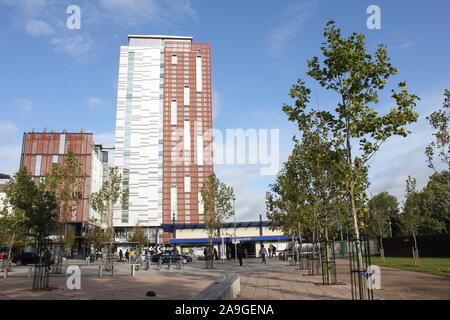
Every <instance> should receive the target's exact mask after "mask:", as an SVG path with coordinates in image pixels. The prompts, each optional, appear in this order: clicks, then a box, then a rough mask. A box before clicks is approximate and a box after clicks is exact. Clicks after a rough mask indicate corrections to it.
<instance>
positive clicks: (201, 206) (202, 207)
mask: <svg viewBox="0 0 450 320" xmlns="http://www.w3.org/2000/svg"><path fill="white" fill-rule="evenodd" d="M204 212H205V205H204V204H203V198H202V192H201V191H200V192H199V193H198V213H199V214H203V213H204Z"/></svg>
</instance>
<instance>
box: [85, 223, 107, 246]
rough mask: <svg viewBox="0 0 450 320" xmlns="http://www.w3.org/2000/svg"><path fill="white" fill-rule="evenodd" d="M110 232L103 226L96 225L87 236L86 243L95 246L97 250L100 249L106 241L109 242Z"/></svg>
mask: <svg viewBox="0 0 450 320" xmlns="http://www.w3.org/2000/svg"><path fill="white" fill-rule="evenodd" d="M109 235H110V232H107V231H105V230H103V229H102V228H100V227H98V226H95V227H94V228H93V229H92V230H90V232H89V233H88V234H87V235H86V236H85V238H84V241H85V242H86V245H87V246H88V247H89V248H91V247H93V248H95V249H96V250H100V248H101V247H102V245H103V244H104V243H106V242H109V241H110V240H111V239H110V237H109Z"/></svg>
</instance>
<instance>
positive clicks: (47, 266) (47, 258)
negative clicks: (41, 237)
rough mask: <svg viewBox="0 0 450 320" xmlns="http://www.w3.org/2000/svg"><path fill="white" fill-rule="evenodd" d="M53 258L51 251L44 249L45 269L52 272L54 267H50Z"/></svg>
mask: <svg viewBox="0 0 450 320" xmlns="http://www.w3.org/2000/svg"><path fill="white" fill-rule="evenodd" d="M51 259H52V255H51V253H50V251H49V250H48V249H47V248H46V249H45V251H44V259H43V260H44V266H45V269H46V270H47V272H50V271H51V270H52V269H51V267H50V264H51Z"/></svg>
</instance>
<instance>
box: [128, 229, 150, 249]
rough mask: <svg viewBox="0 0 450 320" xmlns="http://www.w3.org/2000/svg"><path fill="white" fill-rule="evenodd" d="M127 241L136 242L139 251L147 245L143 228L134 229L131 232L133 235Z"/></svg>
mask: <svg viewBox="0 0 450 320" xmlns="http://www.w3.org/2000/svg"><path fill="white" fill-rule="evenodd" d="M128 241H130V242H137V243H138V245H137V246H138V248H139V250H141V249H142V247H143V246H144V245H146V244H147V243H148V237H147V235H146V234H145V231H144V228H139V227H136V228H134V230H133V233H132V234H131V235H130V237H129V238H128Z"/></svg>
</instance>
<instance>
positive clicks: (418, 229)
mask: <svg viewBox="0 0 450 320" xmlns="http://www.w3.org/2000/svg"><path fill="white" fill-rule="evenodd" d="M449 185H450V172H448V171H443V172H440V173H434V174H433V175H432V176H431V177H430V179H429V181H428V184H427V186H426V187H425V188H424V189H423V190H421V191H416V189H415V188H416V186H415V179H413V178H411V177H409V178H408V180H407V192H406V200H405V203H404V207H403V211H402V213H401V222H402V230H403V233H404V234H406V235H411V234H430V233H436V232H442V233H447V232H448V230H449V229H450V209H449V208H450V200H449V199H450V191H449V188H448V186H449Z"/></svg>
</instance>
